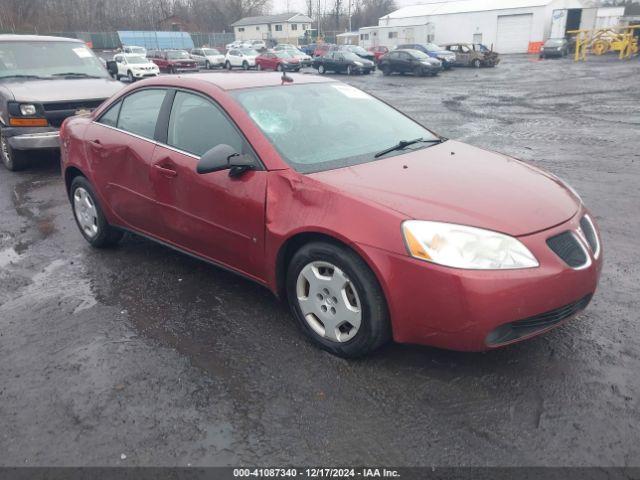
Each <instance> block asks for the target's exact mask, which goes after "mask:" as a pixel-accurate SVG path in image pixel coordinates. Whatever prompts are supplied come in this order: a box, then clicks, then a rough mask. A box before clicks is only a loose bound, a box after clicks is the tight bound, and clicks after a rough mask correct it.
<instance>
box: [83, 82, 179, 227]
mask: <svg viewBox="0 0 640 480" xmlns="http://www.w3.org/2000/svg"><path fill="white" fill-rule="evenodd" d="M166 93H167V91H166V90H165V89H161V88H149V89H144V90H139V91H137V92H136V93H133V94H131V95H128V96H127V97H125V98H124V99H123V100H121V101H120V102H118V103H117V104H115V105H114V106H112V107H111V108H110V109H109V110H108V111H107V112H105V113H104V114H103V115H102V116H101V117H100V119H99V120H98V121H97V122H96V123H92V124H91V125H90V126H89V127H88V128H87V132H86V133H85V138H86V139H87V141H88V149H89V154H90V156H91V158H92V166H93V170H94V179H95V181H96V183H97V184H96V187H97V188H98V190H99V192H100V194H101V195H102V196H103V197H104V198H105V200H106V203H107V204H108V205H109V206H110V207H111V209H112V210H113V212H114V213H115V214H116V215H117V216H118V217H119V219H120V222H121V223H123V224H124V225H122V226H126V227H130V228H134V229H136V230H141V231H143V232H144V233H149V234H153V235H155V234H157V233H158V231H159V229H160V228H161V223H160V222H159V217H158V214H159V213H160V212H159V210H158V205H157V202H156V198H155V192H154V186H153V184H152V172H153V163H152V160H153V155H154V150H155V148H156V144H155V141H154V137H155V130H156V124H157V120H158V115H159V113H160V109H161V107H162V104H163V101H164V99H165V96H166Z"/></svg>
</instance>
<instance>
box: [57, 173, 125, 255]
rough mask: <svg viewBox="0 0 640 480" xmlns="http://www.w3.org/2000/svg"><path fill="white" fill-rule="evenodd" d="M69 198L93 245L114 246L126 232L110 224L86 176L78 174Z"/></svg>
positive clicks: (78, 220) (101, 246)
mask: <svg viewBox="0 0 640 480" xmlns="http://www.w3.org/2000/svg"><path fill="white" fill-rule="evenodd" d="M69 199H70V200H71V208H72V210H73V216H74V218H75V219H76V225H78V229H79V230H80V233H81V234H82V236H83V237H84V239H85V240H86V241H87V242H89V244H90V245H91V246H92V247H94V248H107V247H112V246H114V245H116V244H117V243H118V242H119V241H120V239H121V238H122V236H123V234H124V233H123V232H122V230H119V229H117V228H115V227H112V226H111V225H109V222H107V219H106V217H105V216H104V213H103V212H102V208H101V207H100V203H99V202H98V199H97V196H96V194H95V192H94V191H93V187H92V186H91V184H90V183H89V181H88V180H87V179H86V178H85V177H83V176H78V177H75V178H74V179H73V181H72V182H71V188H70V189H69Z"/></svg>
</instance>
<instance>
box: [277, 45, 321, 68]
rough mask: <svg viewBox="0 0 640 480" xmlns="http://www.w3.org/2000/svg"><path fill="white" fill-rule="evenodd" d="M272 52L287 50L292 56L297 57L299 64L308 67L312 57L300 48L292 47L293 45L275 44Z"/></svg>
mask: <svg viewBox="0 0 640 480" xmlns="http://www.w3.org/2000/svg"><path fill="white" fill-rule="evenodd" d="M273 51H274V52H287V53H288V54H289V55H291V56H292V57H293V58H297V59H298V60H299V61H300V65H302V66H303V67H310V66H311V60H312V58H311V57H310V56H309V55H307V54H306V53H304V52H303V51H302V50H299V49H298V48H296V47H294V46H293V45H288V44H284V45H277V46H276V47H275V48H274V49H273Z"/></svg>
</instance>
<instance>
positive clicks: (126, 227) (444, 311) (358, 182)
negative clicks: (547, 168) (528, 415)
mask: <svg viewBox="0 0 640 480" xmlns="http://www.w3.org/2000/svg"><path fill="white" fill-rule="evenodd" d="M291 80H293V82H294V85H295V86H293V87H292V86H291V83H289V84H288V85H285V86H283V85H281V80H280V76H279V75H274V74H270V73H266V74H265V73H256V74H255V75H246V74H228V75H207V74H196V75H192V76H186V77H183V78H181V79H179V80H178V79H175V78H173V77H158V78H157V79H149V80H146V81H145V82H144V84H142V83H139V84H134V85H132V86H130V87H129V88H128V89H126V90H125V91H124V92H122V93H121V94H119V95H116V96H114V97H112V98H111V99H110V100H109V101H108V102H106V103H105V104H104V105H103V106H101V107H100V108H99V109H98V110H97V111H95V112H94V113H93V114H92V115H91V116H89V117H73V118H71V119H68V120H67V121H66V122H65V123H64V125H63V128H62V131H61V137H62V145H63V147H62V155H61V159H62V162H61V164H62V175H63V178H64V184H65V186H66V189H67V192H68V198H69V200H70V203H71V207H72V212H73V215H74V217H75V220H76V223H77V225H78V227H79V231H80V233H81V235H82V236H83V237H84V238H85V239H86V241H87V242H88V243H89V244H90V245H92V246H94V247H108V246H111V245H114V244H116V243H117V242H118V241H119V240H120V238H121V237H122V235H123V231H129V232H134V233H139V234H141V235H143V236H145V237H147V238H150V239H153V240H157V241H158V242H160V243H162V244H164V245H169V246H171V247H172V248H174V249H177V250H182V251H184V252H187V253H188V254H189V255H191V256H197V257H200V258H202V259H204V260H205V261H207V262H210V263H212V264H214V265H220V266H222V267H223V268H226V269H229V270H232V271H235V272H238V273H239V274H241V275H242V276H244V277H247V278H249V279H252V280H254V281H256V282H258V283H259V284H261V285H264V286H266V287H267V288H269V289H270V290H271V291H272V292H274V293H275V294H276V295H279V296H280V297H281V298H286V299H287V300H288V302H287V303H288V305H289V306H290V308H291V313H292V315H293V316H294V317H295V319H296V321H297V323H298V324H299V326H300V328H301V329H302V331H303V332H304V333H305V334H306V335H307V336H308V337H309V339H310V340H311V341H312V342H314V343H315V344H316V345H318V346H319V347H321V348H324V349H326V350H328V351H330V352H332V353H334V354H336V355H341V356H344V357H354V356H358V355H364V354H366V353H368V352H371V351H372V350H374V349H376V348H377V347H379V346H380V345H382V344H384V343H385V342H387V341H388V340H390V339H391V338H393V339H394V340H396V341H398V342H408V343H418V344H426V345H432V346H436V347H440V348H449V349H456V350H467V351H475V350H489V349H495V348H498V347H502V346H505V345H509V344H511V343H514V342H518V341H522V340H525V339H528V338H531V337H533V336H535V335H538V334H541V333H543V332H546V331H548V330H550V329H551V328H553V327H555V326H558V325H560V324H562V323H563V322H564V321H566V320H567V319H569V318H571V317H572V316H573V315H575V314H576V313H578V312H580V311H582V310H583V309H584V308H585V307H586V306H587V304H588V303H589V301H590V299H591V298H592V295H593V294H594V292H595V290H596V287H597V284H598V279H599V276H600V272H601V269H602V258H603V253H602V246H601V237H600V234H599V232H598V230H597V227H596V225H595V222H594V221H593V217H592V216H591V214H590V213H589V212H588V211H587V209H586V208H585V206H584V204H583V203H582V201H581V199H580V197H579V196H578V195H577V194H576V193H575V192H574V191H573V189H572V188H571V187H569V186H568V185H567V184H565V183H563V182H562V181H561V180H559V179H558V178H556V177H554V176H553V175H551V174H549V173H546V172H543V171H542V170H540V169H539V168H537V167H532V166H529V165H527V164H525V163H523V162H521V161H518V160H516V159H514V158H512V157H509V156H507V155H504V154H499V153H492V152H490V151H488V150H486V149H481V148H476V147H473V146H471V145H467V144H464V143H461V142H457V141H453V140H447V139H445V138H443V137H440V136H438V135H436V134H435V133H433V132H431V131H430V130H428V129H427V128H425V127H423V126H422V125H420V124H418V123H417V122H415V121H413V120H411V119H410V118H409V117H408V116H406V115H404V114H402V113H400V112H398V111H397V110H395V109H394V108H393V107H391V106H389V105H387V104H385V103H384V102H382V101H380V100H378V99H376V98H374V97H372V96H370V95H368V94H367V93H365V92H363V91H361V90H359V89H357V88H354V87H352V86H350V85H347V84H344V83H341V82H336V81H334V80H331V79H327V78H323V77H320V76H317V75H296V74H292V76H291ZM310 125H313V127H314V129H315V130H316V131H321V132H322V137H323V138H326V139H331V141H324V142H316V143H314V144H313V148H309V144H308V143H307V142H304V141H301V139H303V138H307V137H308V133H309V127H310ZM123 152H127V154H126V155H123ZM246 321H247V322H250V321H256V322H258V321H262V319H260V318H253V317H252V316H251V315H249V316H247V318H246ZM242 328H243V329H245V330H246V329H248V328H251V325H250V324H247V325H243V327H242ZM564 333H565V334H567V335H570V334H571V333H572V331H571V330H566V331H565V332H564Z"/></svg>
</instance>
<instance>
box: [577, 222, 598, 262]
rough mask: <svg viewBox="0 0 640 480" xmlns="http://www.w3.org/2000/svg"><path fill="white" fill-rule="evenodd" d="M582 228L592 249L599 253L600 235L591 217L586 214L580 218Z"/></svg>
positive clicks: (595, 253)
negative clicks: (598, 235)
mask: <svg viewBox="0 0 640 480" xmlns="http://www.w3.org/2000/svg"><path fill="white" fill-rule="evenodd" d="M580 228H581V229H582V231H583V233H584V237H585V238H586V239H587V243H588V244H589V246H590V247H591V251H592V252H593V253H594V255H597V254H598V250H599V245H598V237H597V236H596V231H595V228H594V226H593V223H591V219H589V218H587V216H586V215H585V216H584V217H582V218H581V219H580Z"/></svg>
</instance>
